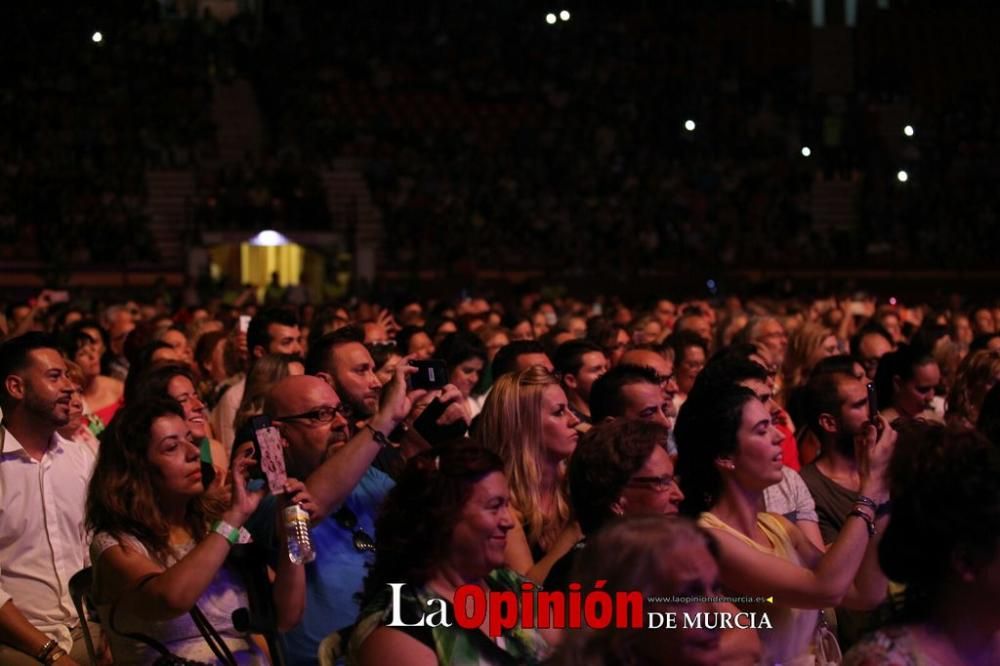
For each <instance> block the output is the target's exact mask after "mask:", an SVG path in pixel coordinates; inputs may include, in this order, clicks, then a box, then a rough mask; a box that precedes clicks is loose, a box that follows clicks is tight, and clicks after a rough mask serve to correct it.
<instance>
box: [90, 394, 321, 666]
mask: <svg viewBox="0 0 1000 666" xmlns="http://www.w3.org/2000/svg"><path fill="white" fill-rule="evenodd" d="M248 450H249V449H245V450H244V451H243V452H241V455H239V456H237V457H235V458H234V462H233V466H232V481H233V482H232V492H231V493H230V496H231V499H230V500H229V501H228V502H224V501H223V500H222V499H221V497H219V496H218V494H217V492H216V491H212V490H206V488H205V484H204V483H203V482H202V472H201V459H200V452H199V448H198V446H197V444H196V443H195V441H194V439H193V437H192V435H191V430H190V428H189V427H188V423H187V420H186V419H185V416H184V411H183V410H182V409H181V407H180V405H178V404H177V402H176V401H175V400H170V399H168V398H160V399H150V400H144V401H138V402H135V403H131V404H129V405H128V406H126V407H125V408H124V409H122V411H121V412H120V413H119V414H118V415H117V417H116V418H115V420H114V421H113V422H112V424H111V426H110V427H109V428H108V429H107V430H106V431H105V432H104V433H103V435H102V437H101V453H100V456H99V457H98V460H97V466H96V467H95V468H94V475H93V477H92V478H91V481H90V488H89V491H88V496H87V520H86V526H87V529H88V530H89V531H91V532H92V533H93V535H94V536H93V541H92V543H91V546H90V555H91V561H92V562H93V563H94V586H93V597H94V601H95V602H96V603H97V606H98V608H99V610H100V615H101V617H102V618H104V619H105V622H106V625H105V626H106V627H107V628H108V635H109V637H110V642H111V651H112V653H113V654H114V659H115V663H116V664H151V663H153V662H154V661H156V660H157V659H158V658H159V656H160V653H159V652H158V650H156V649H155V648H154V647H153V646H152V645H150V644H149V643H148V642H147V641H146V640H137V639H136V638H134V637H133V636H132V635H137V634H138V635H142V636H145V637H147V639H152V640H153V641H156V642H158V643H160V644H161V645H162V646H163V647H165V648H166V649H167V650H168V651H169V652H171V653H172V654H174V655H177V656H179V657H182V658H185V659H192V660H196V661H211V662H212V663H215V661H216V656H217V655H216V654H215V650H213V649H212V648H211V647H210V646H209V645H208V643H207V641H206V640H204V638H203V637H202V634H201V632H200V631H199V629H198V628H197V625H196V623H195V621H194V615H193V614H192V613H195V610H194V609H195V608H197V609H198V611H200V614H201V615H203V616H204V617H205V618H206V619H207V620H208V622H209V623H210V624H211V625H212V626H213V627H214V628H215V630H216V631H217V632H218V633H219V635H220V636H221V638H222V639H223V642H224V643H225V647H226V648H227V649H228V651H229V652H230V653H231V655H230V656H232V657H234V658H235V659H236V661H237V662H238V663H240V664H266V663H268V661H267V658H266V656H265V655H264V654H263V653H262V651H261V649H260V648H259V647H258V646H257V645H256V644H255V643H254V642H253V641H252V640H251V637H250V636H249V635H247V634H244V633H242V632H239V631H237V630H236V629H235V627H234V626H233V620H232V613H233V611H234V610H236V609H238V608H241V607H245V606H246V605H247V597H246V592H245V589H244V587H243V584H242V583H241V582H240V579H239V578H238V577H237V576H236V574H235V573H234V572H232V571H230V570H229V569H228V568H227V567H226V566H225V560H226V557H227V555H228V554H229V550H230V548H231V545H232V544H235V543H236V542H237V541H238V540H239V541H241V542H243V541H244V540H246V538H247V536H248V535H246V534H245V531H244V530H243V529H242V526H243V524H244V523H245V522H246V520H247V518H248V517H249V516H250V514H251V513H253V511H254V510H255V509H256V508H257V505H258V504H259V503H260V500H261V498H262V496H263V492H249V491H248V490H247V489H246V483H247V478H246V473H247V470H248V468H249V467H250V466H251V465H252V464H254V461H253V459H252V458H250V456H249V454H248V453H247V451H248ZM304 488H305V486H304V485H303V484H302V483H301V482H299V481H292V480H290V481H289V483H288V486H287V487H286V490H287V491H288V492H287V493H286V495H284V496H282V501H286V500H287V501H288V502H303V503H306V504H311V499H310V498H309V497H308V494H307V493H306V492H305V490H304ZM279 515H280V512H279ZM278 529H279V530H283V529H284V524H283V522H282V523H281V524H279V525H278ZM274 580H275V584H274V602H275V606H276V608H277V620H278V626H279V628H281V629H282V630H285V629H288V628H290V627H292V626H294V625H295V624H296V623H297V622H298V621H299V619H300V618H301V616H302V612H303V608H304V606H305V571H304V569H303V567H302V566H301V565H299V566H296V565H293V564H292V562H291V561H290V560H288V559H287V558H282V560H281V561H280V562H278V564H277V570H276V573H275V579H274ZM126 634H129V635H126Z"/></svg>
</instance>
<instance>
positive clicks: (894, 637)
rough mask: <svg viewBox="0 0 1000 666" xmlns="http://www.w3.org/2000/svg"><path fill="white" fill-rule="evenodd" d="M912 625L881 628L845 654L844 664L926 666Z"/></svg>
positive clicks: (851, 665)
mask: <svg viewBox="0 0 1000 666" xmlns="http://www.w3.org/2000/svg"><path fill="white" fill-rule="evenodd" d="M926 663H927V662H925V661H924V660H923V659H922V658H921V657H920V652H919V650H918V649H917V645H916V641H915V639H914V637H913V633H912V630H911V628H910V627H906V626H896V627H887V628H885V629H880V630H878V631H876V632H874V633H872V634H868V635H867V636H865V637H864V638H863V639H861V641H860V642H859V643H857V644H856V645H855V646H854V647H852V648H851V649H850V650H849V651H848V653H847V654H846V655H844V666H925V665H926Z"/></svg>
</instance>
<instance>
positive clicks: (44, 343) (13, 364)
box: [0, 331, 59, 409]
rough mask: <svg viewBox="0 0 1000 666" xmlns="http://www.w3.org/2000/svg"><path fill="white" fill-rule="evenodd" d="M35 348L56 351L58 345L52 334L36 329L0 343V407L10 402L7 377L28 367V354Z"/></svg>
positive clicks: (4, 406)
mask: <svg viewBox="0 0 1000 666" xmlns="http://www.w3.org/2000/svg"><path fill="white" fill-rule="evenodd" d="M37 349H52V350H54V351H56V352H58V351H59V346H58V344H57V343H56V341H55V339H54V338H53V337H52V336H50V335H48V334H46V333H40V332H38V331H31V332H29V333H25V334H23V335H19V336H17V337H16V338H11V339H9V340H7V341H5V342H4V343H3V344H0V407H3V408H5V409H6V408H7V407H8V406H9V405H10V404H11V396H10V394H8V393H7V377H9V376H11V375H13V374H17V373H18V372H20V371H22V370H24V369H25V368H26V367H28V363H29V361H28V355H29V354H31V352H33V351H35V350H37Z"/></svg>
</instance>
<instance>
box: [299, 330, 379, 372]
mask: <svg viewBox="0 0 1000 666" xmlns="http://www.w3.org/2000/svg"><path fill="white" fill-rule="evenodd" d="M349 342H357V343H358V344H360V345H363V344H365V331H364V329H363V328H361V327H360V326H343V327H341V328H338V329H337V330H336V331H333V332H331V333H325V334H324V335H322V336H320V338H319V339H318V340H316V341H315V342H314V343H312V344H310V345H309V353H308V354H306V363H305V365H306V374H307V375H315V374H316V373H318V372H326V362H327V360H328V359H329V358H330V353H331V352H332V351H333V350H334V349H336V348H337V347H339V346H341V345H346V344H347V343H349Z"/></svg>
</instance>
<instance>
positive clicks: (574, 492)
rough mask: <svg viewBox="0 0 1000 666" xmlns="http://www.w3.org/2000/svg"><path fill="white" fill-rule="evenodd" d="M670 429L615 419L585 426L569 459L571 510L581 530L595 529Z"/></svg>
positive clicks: (605, 518) (602, 522)
mask: <svg viewBox="0 0 1000 666" xmlns="http://www.w3.org/2000/svg"><path fill="white" fill-rule="evenodd" d="M669 435H670V431H669V430H668V429H667V427H666V426H664V425H663V424H661V423H657V422H656V421H647V420H643V419H617V420H615V421H612V422H611V423H601V424H599V425H596V426H594V427H593V428H591V429H590V430H588V431H587V432H586V433H584V435H583V436H582V437H580V441H579V442H578V443H577V445H576V450H575V451H573V455H572V457H570V460H569V470H568V477H569V493H570V503H571V504H572V505H573V514H574V515H575V516H576V518H577V520H578V521H580V528H581V529H582V530H583V533H584V534H592V533H594V532H596V531H597V530H599V529H600V528H601V527H602V526H603V525H604V524H605V523H607V522H608V521H609V519H611V517H612V516H613V515H614V514H613V512H612V510H611V505H612V504H613V503H614V501H615V500H616V499H618V497H619V496H620V495H621V493H622V490H623V489H624V488H625V484H627V483H628V480H629V479H630V478H632V475H633V474H635V473H636V472H637V471H639V470H640V469H641V468H642V466H643V465H645V464H646V461H647V460H649V456H651V455H652V454H653V449H654V448H655V447H656V446H662V447H664V449H666V444H667V438H668V437H669Z"/></svg>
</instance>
